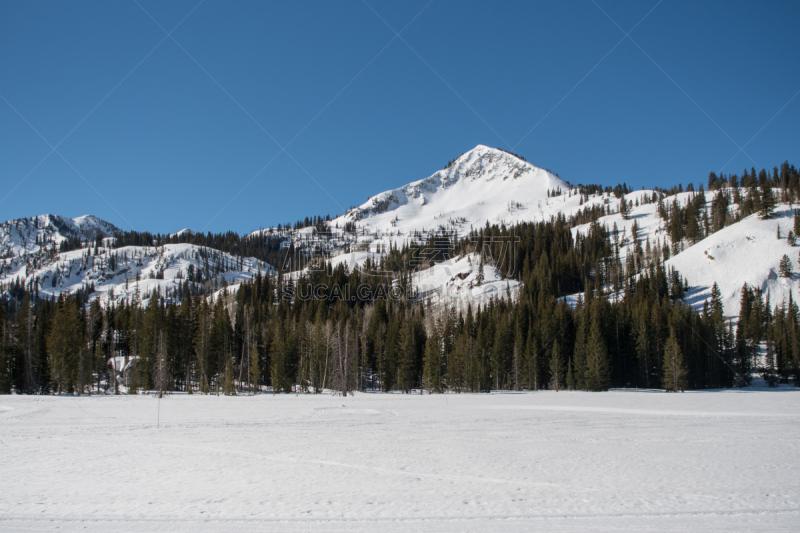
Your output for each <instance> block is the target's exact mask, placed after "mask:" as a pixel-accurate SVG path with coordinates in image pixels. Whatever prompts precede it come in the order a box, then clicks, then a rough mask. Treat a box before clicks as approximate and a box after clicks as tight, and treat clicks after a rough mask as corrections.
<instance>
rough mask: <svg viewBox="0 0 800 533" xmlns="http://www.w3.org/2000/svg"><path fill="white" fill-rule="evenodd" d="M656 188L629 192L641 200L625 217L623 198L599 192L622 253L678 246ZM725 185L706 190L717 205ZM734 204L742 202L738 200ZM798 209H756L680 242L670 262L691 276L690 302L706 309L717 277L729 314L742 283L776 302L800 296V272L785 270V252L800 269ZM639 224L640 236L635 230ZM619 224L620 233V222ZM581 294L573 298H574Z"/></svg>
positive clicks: (582, 229) (581, 229)
mask: <svg viewBox="0 0 800 533" xmlns="http://www.w3.org/2000/svg"><path fill="white" fill-rule="evenodd" d="M654 192H655V191H650V190H643V191H634V192H632V193H629V194H626V195H624V198H625V200H626V201H627V202H633V203H634V204H637V203H638V204H639V205H636V206H634V207H633V208H632V209H631V212H630V216H629V218H628V219H627V220H626V219H623V217H622V215H620V214H619V205H620V200H619V199H617V198H616V197H615V196H614V195H613V194H609V195H606V196H605V197H604V198H603V196H594V197H590V198H589V205H591V202H597V201H598V199H599V198H603V199H602V201H603V202H607V204H608V206H609V208H610V210H611V211H612V214H610V215H606V216H603V217H600V219H599V220H598V223H599V224H600V225H601V226H603V227H604V228H605V229H606V231H607V232H609V233H611V234H612V240H613V241H614V242H617V243H618V245H619V255H620V257H621V258H622V259H625V258H626V257H627V256H628V254H630V253H632V252H633V250H634V249H635V247H636V246H637V243H638V245H639V246H641V248H642V250H645V251H647V250H650V251H651V254H652V255H655V254H656V253H657V252H656V251H657V250H661V248H662V247H663V246H665V245H666V246H668V247H670V248H671V249H674V246H673V244H674V243H673V242H672V241H671V240H670V238H669V236H668V234H667V231H666V223H665V222H664V220H663V219H662V218H661V217H660V216H659V214H658V204H657V203H653V202H650V200H651V199H652V196H653V193H654ZM695 194H696V193H694V192H684V193H679V194H676V195H674V196H669V197H666V198H665V199H664V202H665V203H668V204H672V203H673V202H677V204H678V205H681V206H685V205H686V204H687V202H689V201H690V200H691V198H692V197H693V196H694V195H695ZM717 194H720V192H719V191H707V192H705V196H706V203H707V205H708V206H709V208H710V206H711V203H712V202H713V201H714V198H715V196H716V195H717ZM731 209H732V210H736V209H737V206H736V205H733V206H732V207H731ZM793 217H794V211H793V209H791V208H790V207H789V206H788V205H779V206H778V207H777V208H776V210H775V214H774V217H773V218H770V219H765V220H761V219H760V218H759V217H758V215H756V214H754V215H751V216H749V217H747V218H744V219H742V220H740V221H739V222H736V223H734V224H731V225H730V226H728V227H726V228H723V229H721V230H720V231H718V232H716V233H712V234H710V235H708V236H707V237H705V238H704V239H702V240H700V241H698V242H697V243H694V244H691V243H689V242H686V241H684V242H682V243H678V251H679V253H677V254H675V255H673V256H672V257H671V258H670V259H668V260H667V261H666V262H665V266H666V267H667V268H668V269H670V268H673V269H675V270H677V271H678V272H679V273H680V274H681V276H683V277H684V278H686V280H687V282H688V284H689V292H688V293H687V295H686V301H687V303H689V304H691V305H692V306H693V307H695V308H696V309H702V307H703V303H704V302H705V301H706V300H707V299H709V298H710V297H711V288H712V286H713V285H714V283H715V282H716V283H717V285H718V286H719V288H720V291H721V293H722V302H723V306H724V309H725V315H726V316H727V317H730V318H734V319H735V318H736V317H737V316H738V314H739V305H740V303H741V290H742V286H743V285H744V284H745V283H747V285H748V286H749V287H755V288H759V289H761V290H763V291H764V298H765V299H766V298H767V296H769V298H770V303H771V305H772V306H775V305H780V303H781V302H782V301H787V302H788V299H789V295H790V294H791V295H792V298H793V299H795V300H797V299H798V298H800V276H798V275H797V274H795V275H793V276H792V277H791V278H781V277H780V276H779V271H780V268H779V264H780V261H781V258H782V257H783V256H784V254H785V255H788V256H789V258H790V259H791V260H792V262H793V264H794V266H795V269H797V260H798V252H800V247H797V246H795V247H792V246H790V245H789V243H788V242H787V240H786V237H787V235H788V234H789V231H791V230H792V228H793V221H794V218H793ZM634 224H636V230H637V231H636V236H635V237H634V235H633V228H634ZM589 226H590V225H589V224H583V225H580V226H577V227H575V228H573V230H572V231H573V235H576V234H578V233H583V234H585V233H586V232H587V231H588V230H589ZM615 227H616V235H614V233H613V232H614V228H615ZM779 228H780V235H781V238H780V239H778V233H779ZM574 300H575V298H570V301H574Z"/></svg>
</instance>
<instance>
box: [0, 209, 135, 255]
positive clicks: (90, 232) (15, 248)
mask: <svg viewBox="0 0 800 533" xmlns="http://www.w3.org/2000/svg"><path fill="white" fill-rule="evenodd" d="M118 231H119V230H118V229H117V228H116V226H114V225H113V224H110V223H109V222H106V221H105V220H102V219H99V218H97V217H96V216H94V215H85V216H82V217H77V218H66V217H62V216H59V215H39V216H35V217H29V218H17V219H14V220H8V221H6V222H3V223H0V257H1V258H9V257H12V256H20V255H24V254H36V253H38V252H40V251H49V250H51V249H52V248H53V246H55V248H56V250H57V249H58V247H59V246H60V245H61V243H62V242H64V241H67V240H69V239H75V238H77V239H80V240H81V241H83V242H87V241H93V240H95V239H96V238H97V237H98V236H99V237H110V236H111V235H113V234H114V233H117V232H118Z"/></svg>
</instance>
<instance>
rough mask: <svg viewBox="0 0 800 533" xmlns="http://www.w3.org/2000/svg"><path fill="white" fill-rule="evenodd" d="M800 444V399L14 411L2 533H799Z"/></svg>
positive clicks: (567, 398)
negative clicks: (164, 532) (474, 532)
mask: <svg viewBox="0 0 800 533" xmlns="http://www.w3.org/2000/svg"><path fill="white" fill-rule="evenodd" d="M159 405H160V407H159ZM159 426H160V427H159ZM799 439H800V390H796V389H794V388H792V389H788V388H782V389H778V390H769V391H767V390H751V389H740V390H727V391H713V392H708V391H706V392H687V393H684V394H667V393H664V392H658V391H630V390H626V391H610V392H605V393H586V392H565V391H562V392H532V393H503V394H501V393H494V394H460V395H459V394H447V395H424V396H423V395H419V394H412V395H404V394H369V393H357V394H356V395H355V396H353V397H347V398H342V397H336V396H330V395H327V394H323V395H299V396H295V395H278V396H273V395H271V394H259V395H257V396H238V397H217V396H202V395H194V396H187V395H179V394H175V395H172V396H170V397H168V398H166V399H163V400H161V401H160V404H159V400H157V399H155V398H154V397H151V396H95V397H55V396H38V397H35V396H6V397H3V398H2V399H0V477H1V478H2V483H0V530H2V531H13V532H20V531H26V532H27V531H55V530H58V531H90V532H99V531H126V532H127V531H139V532H144V531H186V532H188V531H193V532H197V531H200V532H204V531H208V532H211V531H214V532H218V531H219V532H223V531H225V532H230V531H233V532H238V531H423V532H426V531H435V532H440V531H538V530H547V531H558V532H561V531H720V532H721V531H726V532H728V531H796V530H797V526H798V524H800V476H798V473H800V455H798V453H797V449H798V440H799Z"/></svg>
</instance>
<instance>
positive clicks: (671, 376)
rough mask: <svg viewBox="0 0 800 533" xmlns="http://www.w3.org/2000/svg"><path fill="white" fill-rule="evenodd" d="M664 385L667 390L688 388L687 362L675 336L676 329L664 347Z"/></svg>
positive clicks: (673, 390) (675, 390)
mask: <svg viewBox="0 0 800 533" xmlns="http://www.w3.org/2000/svg"><path fill="white" fill-rule="evenodd" d="M662 379H663V385H664V388H665V389H666V390H667V391H672V392H678V391H679V390H680V391H683V389H684V388H686V386H687V385H686V383H687V381H686V363H685V362H684V359H683V353H682V352H681V348H680V346H679V345H678V340H677V339H676V337H675V331H674V330H672V331H670V335H669V338H668V339H667V344H666V346H665V347H664V372H663V378H662Z"/></svg>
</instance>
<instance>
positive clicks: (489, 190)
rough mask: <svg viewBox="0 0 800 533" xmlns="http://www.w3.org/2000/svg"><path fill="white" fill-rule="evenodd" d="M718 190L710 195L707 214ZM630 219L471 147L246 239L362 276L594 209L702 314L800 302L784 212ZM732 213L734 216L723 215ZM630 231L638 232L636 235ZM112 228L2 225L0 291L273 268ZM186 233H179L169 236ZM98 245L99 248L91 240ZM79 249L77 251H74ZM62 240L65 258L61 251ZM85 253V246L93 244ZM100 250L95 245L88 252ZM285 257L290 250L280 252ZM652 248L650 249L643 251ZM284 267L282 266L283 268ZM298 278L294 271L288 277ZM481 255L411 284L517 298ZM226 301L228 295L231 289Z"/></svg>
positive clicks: (643, 213)
mask: <svg viewBox="0 0 800 533" xmlns="http://www.w3.org/2000/svg"><path fill="white" fill-rule="evenodd" d="M695 194H696V193H694V192H684V193H679V194H677V195H673V196H670V197H665V198H662V200H663V201H664V202H665V203H667V204H673V203H677V204H678V205H686V203H687V202H689V201H690V200H691V199H692V198H693V196H694V195H695ZM717 194H720V193H719V192H718V191H707V192H706V193H705V196H706V202H707V204H708V206H709V207H710V206H711V203H712V202H713V200H714V198H715V196H716V195H717ZM623 198H624V200H625V201H626V202H628V204H629V205H630V206H631V207H630V215H629V216H628V217H626V218H624V217H623V216H622V215H621V214H620V212H619V211H620V205H621V201H622V199H620V198H617V197H616V195H614V194H611V193H603V194H588V195H587V194H581V193H580V192H579V189H578V188H576V187H573V186H571V185H570V184H569V183H567V182H566V181H564V180H562V179H560V178H559V177H558V176H556V175H554V174H553V173H551V172H549V171H547V170H544V169H541V168H539V167H536V166H534V165H532V164H530V163H528V162H526V161H524V160H522V159H520V158H518V157H516V156H514V155H512V154H509V153H507V152H504V151H502V150H498V149H494V148H489V147H486V146H483V145H479V146H477V147H475V148H474V149H472V150H470V151H469V152H467V153H465V154H464V155H462V156H461V157H459V158H458V159H456V160H455V161H453V162H452V164H450V165H448V167H447V168H445V169H444V170H440V171H438V172H435V173H434V174H432V175H431V176H429V177H427V178H425V179H422V180H418V181H413V182H411V183H409V184H407V185H405V186H402V187H399V188H397V189H392V190H389V191H385V192H382V193H380V194H377V195H375V196H373V197H372V198H370V199H369V200H368V201H367V202H365V203H364V204H362V205H361V206H358V207H355V208H353V209H351V210H349V211H348V212H347V213H345V214H344V215H342V216H340V217H338V218H335V219H334V220H332V221H331V222H330V223H329V224H328V227H329V229H330V234H328V235H324V236H319V235H317V233H316V229H315V228H314V227H307V228H303V229H300V230H291V229H288V228H283V229H281V230H277V229H276V228H271V229H270V228H268V229H262V230H258V231H257V232H254V233H253V235H257V234H261V235H265V236H266V235H267V234H269V235H270V236H271V237H272V238H275V237H276V236H277V237H278V238H280V239H281V240H282V243H283V244H286V245H288V244H289V243H293V244H294V248H295V250H304V251H305V252H306V253H309V252H311V253H313V254H317V253H319V255H320V257H321V258H324V259H326V260H328V261H330V263H332V264H333V265H337V264H346V265H347V266H348V268H349V269H354V268H360V267H361V266H362V265H363V264H364V263H365V262H366V261H367V259H368V258H369V259H370V260H371V261H372V262H373V263H375V262H376V261H379V260H380V257H381V256H382V255H383V254H385V253H386V252H387V251H388V250H389V248H390V247H391V246H398V247H399V246H402V245H403V244H406V243H410V242H412V241H414V240H420V239H424V238H425V236H426V234H431V233H439V232H440V231H446V232H447V233H448V234H449V235H452V234H453V233H456V234H458V236H459V237H463V236H465V235H467V234H468V233H469V231H470V230H471V229H478V228H481V227H484V226H485V225H486V224H487V222H488V223H489V224H505V225H506V226H511V225H513V224H516V223H519V222H532V221H542V220H550V219H551V217H555V216H557V215H559V214H562V215H564V216H565V217H570V216H571V215H575V214H577V213H578V212H580V211H582V210H585V209H587V208H593V207H594V208H599V207H602V208H603V210H604V212H605V213H607V214H606V215H605V216H601V217H600V218H599V220H598V222H599V224H600V225H601V226H603V227H604V228H605V229H606V231H607V232H608V233H609V234H610V235H611V236H612V240H613V242H614V247H615V253H618V254H619V256H620V257H621V258H622V259H623V261H624V259H625V258H626V257H627V256H628V255H629V254H630V253H632V251H633V250H635V249H636V248H637V247H641V249H642V250H643V251H644V252H645V256H647V257H655V256H656V255H657V254H656V250H662V249H664V248H668V249H669V250H670V251H671V254H670V255H671V257H670V258H669V260H668V261H667V262H666V266H667V267H668V268H674V269H676V270H677V271H679V272H680V273H681V275H682V276H683V277H684V278H686V280H687V281H688V284H689V286H690V290H689V292H688V295H687V302H689V303H690V304H692V305H693V306H695V307H698V308H700V307H702V305H703V302H704V301H705V300H706V299H707V298H708V297H709V296H710V291H711V286H712V285H713V283H714V282H716V283H717V284H718V285H719V287H720V290H721V292H722V297H723V303H724V306H725V314H726V315H727V316H731V317H733V316H736V314H737V313H738V309H739V303H740V296H741V288H742V285H743V284H744V283H747V284H748V285H749V286H751V287H757V288H760V289H762V290H763V291H764V292H765V297H767V296H768V297H769V298H770V302H771V303H772V304H773V305H775V304H779V303H780V302H781V301H784V300H787V299H788V298H789V295H792V297H793V298H795V299H800V276H798V275H797V274H795V275H794V276H793V277H791V278H780V277H779V275H778V272H779V263H780V261H781V258H782V257H783V256H784V254H785V255H788V256H789V257H790V258H791V259H792V261H793V262H794V261H795V260H797V255H798V254H797V251H796V250H794V249H793V247H792V246H791V245H789V243H788V242H787V241H786V239H782V240H779V239H777V238H776V236H777V234H778V233H780V234H781V235H783V236H786V235H787V234H788V232H789V230H790V229H792V222H793V221H792V216H793V211H792V209H791V207H790V206H787V205H781V206H778V208H777V209H776V213H775V217H774V218H772V219H767V220H761V219H759V218H758V217H757V216H755V215H754V216H750V217H747V218H745V219H743V220H741V221H739V222H737V223H734V224H732V225H730V226H728V227H726V228H724V229H722V230H720V231H718V232H716V233H713V234H710V235H707V236H706V237H705V238H703V239H702V240H700V241H698V242H694V243H692V242H688V241H683V242H680V243H673V242H671V240H670V237H669V235H668V232H667V231H666V223H665V221H664V220H662V218H661V217H660V215H659V212H658V204H657V202H656V201H655V200H656V199H657V198H658V194H657V193H656V191H652V190H642V191H634V192H631V193H628V194H626V195H624V197H623ZM729 209H730V211H731V213H735V212H736V211H737V209H738V206H736V205H735V204H734V205H732V206H731V207H730V208H729ZM589 226H590V225H589V224H584V225H579V226H577V227H575V228H573V230H572V231H573V235H578V234H581V233H584V234H585V233H586V232H587V231H588V230H589ZM634 226H635V229H636V234H635V235H634V232H633V230H634ZM118 231H119V230H118V229H117V228H115V227H114V226H113V225H112V224H109V223H108V222H105V221H103V220H101V219H99V218H97V217H94V216H91V215H87V216H84V217H78V218H73V219H70V218H65V217H61V216H56V215H41V216H38V217H32V218H27V219H17V220H11V221H8V222H4V223H2V224H0V283H1V284H3V285H4V286H5V287H8V286H9V284H11V283H20V284H26V285H28V286H34V285H36V286H38V288H39V290H40V292H43V293H45V294H58V293H60V292H64V291H69V292H74V291H76V290H79V289H83V288H85V287H88V286H93V287H94V289H95V293H94V295H95V296H94V297H96V298H100V299H101V300H103V301H108V300H119V299H122V298H125V299H130V298H132V296H133V294H134V293H135V292H136V291H138V293H139V296H140V297H146V296H147V295H148V294H151V293H152V292H153V291H159V292H160V293H161V294H162V295H165V296H168V297H169V296H170V295H176V294H177V292H176V291H177V289H178V288H179V287H181V286H182V285H184V284H187V283H189V284H203V286H204V288H205V289H206V291H207V292H208V291H209V289H211V290H212V291H213V290H216V291H217V292H216V294H221V293H222V290H221V289H222V288H223V287H226V286H229V285H235V284H237V283H239V282H241V281H244V280H247V279H250V278H252V277H253V276H254V275H255V274H256V273H257V272H258V271H259V270H260V271H261V272H262V273H266V272H273V271H274V269H273V268H272V266H270V265H267V264H266V263H263V262H260V261H257V260H255V259H252V258H249V259H248V258H245V259H242V258H236V257H233V256H230V255H228V254H225V253H222V252H219V251H216V250H208V249H204V248H201V247H197V246H193V245H189V244H172V245H165V246H157V247H153V246H151V247H134V246H129V247H124V248H118V249H114V248H112V247H111V242H110V241H104V240H103V239H105V238H108V237H111V236H113V235H114V234H115V233H117V232H118ZM183 233H191V231H190V230H188V229H185V230H181V231H180V232H177V233H175V234H173V235H180V234H183ZM98 238H100V239H98ZM76 240H77V241H80V242H83V243H85V245H86V247H84V248H78V249H75V248H76V247H75V241H76ZM65 241H69V242H68V243H69V244H71V246H70V248H71V249H72V251H68V252H63V253H59V252H58V250H59V247H60V246H61V245H62V243H64V242H65ZM90 243H91V244H90ZM97 243H100V244H101V246H100V247H96V246H95V245H96V244H97ZM287 250H288V246H287ZM648 250H650V251H652V253H651V252H648ZM288 266H289V263H287V264H284V265H283V267H284V268H287V267H288ZM299 274H300V272H296V273H295V276H294V277H296V276H297V275H299ZM477 275H478V256H474V255H473V256H468V257H460V258H455V259H452V260H450V261H448V262H445V263H440V264H437V265H436V266H435V267H432V268H430V269H426V270H421V271H419V272H417V273H416V274H415V276H414V282H415V284H416V285H417V286H418V288H419V290H420V292H421V294H422V296H423V297H424V298H426V299H429V300H431V301H433V302H434V303H437V304H449V303H452V304H454V305H459V306H461V305H463V304H465V303H468V302H470V303H480V302H485V301H486V300H487V299H488V298H490V297H492V296H497V297H505V296H506V295H507V294H508V293H511V294H512V295H516V294H517V292H518V291H519V288H520V284H519V283H517V282H514V281H510V282H508V283H507V282H506V280H504V279H501V278H500V275H499V271H497V269H496V268H495V267H494V266H493V265H492V264H491V261H490V262H488V263H487V264H486V265H485V268H484V281H483V282H482V283H480V284H478V283H476V278H477ZM225 292H230V289H228V290H227V291H225Z"/></svg>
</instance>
